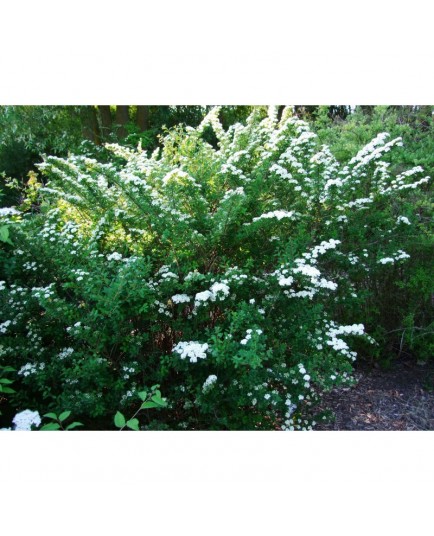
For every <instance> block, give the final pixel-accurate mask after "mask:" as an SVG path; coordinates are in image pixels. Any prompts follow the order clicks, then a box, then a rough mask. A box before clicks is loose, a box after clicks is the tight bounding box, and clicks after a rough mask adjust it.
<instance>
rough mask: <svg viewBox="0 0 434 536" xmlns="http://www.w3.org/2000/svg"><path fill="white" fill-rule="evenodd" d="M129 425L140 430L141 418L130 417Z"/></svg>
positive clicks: (132, 428)
mask: <svg viewBox="0 0 434 536" xmlns="http://www.w3.org/2000/svg"><path fill="white" fill-rule="evenodd" d="M127 426H128V428H131V430H139V419H130V420H129V421H127Z"/></svg>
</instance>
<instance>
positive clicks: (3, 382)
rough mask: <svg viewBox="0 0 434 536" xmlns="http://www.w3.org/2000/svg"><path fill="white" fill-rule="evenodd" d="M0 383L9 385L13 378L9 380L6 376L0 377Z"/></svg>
mask: <svg viewBox="0 0 434 536" xmlns="http://www.w3.org/2000/svg"><path fill="white" fill-rule="evenodd" d="M0 383H2V384H3V385H6V384H7V385H10V384H11V383H14V382H13V380H9V379H8V378H0Z"/></svg>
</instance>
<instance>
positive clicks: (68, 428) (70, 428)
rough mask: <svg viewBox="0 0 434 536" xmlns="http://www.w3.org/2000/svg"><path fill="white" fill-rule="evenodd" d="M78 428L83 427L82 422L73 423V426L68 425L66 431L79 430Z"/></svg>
mask: <svg viewBox="0 0 434 536" xmlns="http://www.w3.org/2000/svg"><path fill="white" fill-rule="evenodd" d="M77 426H83V424H82V423H81V422H72V423H71V424H68V426H67V427H66V429H67V430H73V429H74V428H77Z"/></svg>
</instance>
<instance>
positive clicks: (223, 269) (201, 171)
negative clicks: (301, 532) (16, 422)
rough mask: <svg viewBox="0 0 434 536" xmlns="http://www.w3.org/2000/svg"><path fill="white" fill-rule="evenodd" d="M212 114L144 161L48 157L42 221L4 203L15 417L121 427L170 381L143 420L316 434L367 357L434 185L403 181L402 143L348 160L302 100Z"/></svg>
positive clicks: (406, 175)
mask: <svg viewBox="0 0 434 536" xmlns="http://www.w3.org/2000/svg"><path fill="white" fill-rule="evenodd" d="M218 112H219V109H218V108H215V109H213V110H212V111H211V112H210V114H208V116H207V117H206V118H205V119H204V121H203V122H202V123H201V124H200V125H199V127H197V128H191V127H187V128H186V129H185V130H182V129H180V128H178V129H174V130H172V131H170V132H169V133H168V134H167V136H166V137H165V138H164V140H163V147H162V149H161V150H156V151H155V152H154V153H153V154H152V155H151V156H150V157H149V156H148V155H147V153H146V152H144V151H142V150H141V149H140V148H138V149H137V151H133V150H131V149H129V148H125V147H121V146H118V145H110V146H108V148H109V149H110V150H111V151H112V152H113V154H114V155H115V158H114V159H113V161H112V162H105V163H100V162H98V161H96V160H94V159H90V158H87V157H84V156H70V157H69V158H66V159H63V158H57V157H47V158H46V159H45V161H44V163H43V164H41V165H40V171H41V173H42V174H43V175H44V176H45V177H46V181H47V182H46V184H45V185H43V186H42V187H40V188H39V189H38V195H39V199H40V213H37V214H29V213H24V212H23V213H22V212H20V213H19V214H17V213H16V212H17V211H16V210H15V211H12V212H11V211H9V212H8V211H6V212H4V213H3V214H2V216H1V219H2V224H3V225H5V226H7V227H8V229H9V232H10V238H11V244H4V245H3V246H2V248H3V249H2V251H1V255H2V259H3V261H4V263H3V264H4V268H3V272H4V273H3V279H4V281H3V282H1V283H0V288H1V290H0V296H1V297H0V299H1V303H2V311H3V315H4V320H2V322H1V323H0V333H1V339H0V344H1V346H0V360H1V361H0V362H4V363H5V364H6V363H7V364H8V365H12V366H14V367H15V368H16V369H17V370H18V378H19V381H17V383H16V390H17V393H16V394H15V395H14V398H13V403H14V404H15V406H16V407H17V408H18V409H20V408H22V407H37V408H38V409H39V410H40V411H41V412H45V411H61V410H62V409H63V408H65V407H66V408H68V409H69V410H70V411H72V412H73V415H74V416H75V417H76V418H78V419H79V420H80V421H81V422H82V423H84V425H85V426H86V427H87V428H93V429H107V428H113V415H114V414H115V413H116V412H117V411H119V413H120V416H119V415H118V413H116V415H117V421H116V422H117V424H116V426H118V428H122V427H123V426H125V423H124V421H125V418H124V417H123V414H124V413H126V414H128V415H129V414H134V415H136V413H137V412H136V413H134V412H135V410H136V409H137V405H138V404H139V403H140V396H139V393H143V392H150V391H152V389H153V388H155V386H154V387H151V386H152V384H158V385H159V386H161V387H160V388H161V392H162V395H163V396H164V397H165V398H164V400H165V402H164V405H163V404H160V407H159V409H158V410H155V409H154V410H153V412H149V415H148V414H147V410H146V408H145V409H144V410H143V412H142V414H141V415H143V417H142V419H143V421H142V423H141V424H140V426H145V427H146V428H154V429H162V428H166V429H183V428H184V429H285V430H294V429H295V430H298V429H311V428H312V427H314V426H315V424H316V422H317V421H318V419H319V418H322V415H321V414H317V413H316V410H315V406H316V404H317V402H318V401H319V399H320V395H321V392H322V391H324V390H327V389H331V388H332V387H333V386H335V385H348V384H350V383H351V381H352V379H351V372H352V366H353V362H354V360H355V359H356V356H357V350H359V351H363V349H364V348H365V349H366V351H370V352H371V351H373V349H374V348H375V345H374V342H375V341H374V340H373V338H372V337H371V336H370V335H369V334H367V333H366V332H367V331H368V330H367V329H365V326H366V327H367V328H369V331H371V329H372V328H373V327H374V326H370V325H369V322H370V319H369V317H364V313H366V312H367V310H368V309H367V304H369V303H370V300H372V299H373V296H374V294H373V289H376V292H377V293H378V292H379V290H378V289H381V285H382V284H383V282H384V281H386V280H390V279H399V276H400V273H401V271H402V270H403V269H404V268H403V267H404V266H405V263H406V262H408V257H409V254H408V253H407V252H406V251H405V248H404V244H405V243H406V241H407V242H408V241H409V240H411V236H412V233H414V232H415V231H414V230H413V229H417V228H418V227H420V226H421V225H422V223H421V222H420V221H419V220H418V218H417V214H415V211H414V209H413V199H414V197H415V196H417V195H418V192H419V190H421V189H423V188H425V187H426V184H427V183H428V180H429V178H428V177H427V176H425V175H424V173H423V170H422V169H421V168H420V167H415V168H413V169H410V170H408V171H404V172H401V173H400V174H392V173H391V172H390V170H389V166H388V161H387V155H388V153H389V152H390V151H393V149H394V147H396V146H399V145H400V144H401V140H400V138H397V139H393V140H390V141H388V140H387V134H380V135H379V136H377V137H376V138H375V139H374V140H372V142H371V143H370V144H369V145H367V146H366V147H365V148H364V149H362V150H361V151H359V153H358V154H357V155H355V156H354V157H353V158H352V159H351V160H350V161H349V162H348V163H346V164H339V163H338V162H337V160H336V159H335V158H334V157H333V155H332V154H331V152H330V150H329V149H328V148H327V147H326V146H318V141H317V137H316V135H315V134H314V133H313V132H311V131H310V129H309V126H308V125H307V124H306V123H305V122H304V121H301V120H299V119H297V118H295V117H292V116H291V112H290V110H289V109H287V110H284V112H283V115H282V118H281V120H280V121H278V119H277V113H276V109H275V108H273V107H271V108H270V109H269V114H268V117H265V118H264V117H262V116H261V110H260V109H254V110H253V112H252V114H251V115H250V116H249V118H248V120H247V121H246V124H245V125H241V124H235V125H233V126H231V127H230V128H229V129H228V130H224V129H223V127H222V125H221V124H220V122H219V120H218ZM209 128H212V130H213V132H214V134H215V136H216V139H217V140H218V145H217V146H212V145H210V144H209V143H207V142H206V141H205V136H204V133H205V132H206V131H207V130H209ZM120 162H121V163H120ZM403 248H404V249H403ZM18 386H20V387H19V388H18ZM156 406H158V404H157V405H156ZM156 406H155V407H156ZM122 419H124V420H122ZM133 420H134V422H133V425H134V429H137V428H138V427H139V424H138V422H136V420H137V419H133ZM125 422H126V421H125ZM131 422H132V421H131ZM130 427H133V426H130Z"/></svg>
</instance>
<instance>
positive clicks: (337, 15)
mask: <svg viewBox="0 0 434 536" xmlns="http://www.w3.org/2000/svg"><path fill="white" fill-rule="evenodd" d="M350 5H351V7H350ZM426 6H427V3H426V2H422V1H420V0H413V2H411V4H410V3H407V2H399V1H398V2H393V3H392V2H381V1H380V0H375V1H374V0H364V1H363V2H361V1H359V2H357V1H356V2H355V1H353V2H351V4H349V3H348V2H347V1H336V0H329V1H328V2H324V1H319V0H310V1H306V2H303V3H302V2H297V3H295V2H289V1H281V0H267V1H266V2H260V1H257V0H250V1H249V2H242V1H238V2H237V1H236V0H220V2H218V3H209V4H208V3H207V4H205V2H203V1H199V0H183V1H182V2H179V1H177V2H176V1H168V0H160V1H159V2H158V3H156V2H155V3H153V4H151V3H150V2H144V1H140V2H139V1H136V0H124V1H123V2H119V1H117V2H115V1H112V0H106V1H105V2H103V3H102V2H92V1H90V0H86V1H84V0H75V1H74V2H66V1H62V2H59V1H58V0H39V1H38V2H34V1H23V0H15V1H14V3H12V2H2V3H1V4H0V20H1V22H2V28H1V32H0V76H1V80H0V104H91V103H96V104H114V103H124V104H132V103H136V104H213V103H219V104H262V103H263V104H270V103H282V104H283V103H287V104H291V103H292V104H336V103H338V104H350V103H357V104H430V103H432V87H433V69H432V64H433V62H432V59H433V55H434V54H433V42H432V17H431V16H429V14H428V13H427V12H426V9H427V7H426ZM433 437H434V435H433V433H431V432H427V433H399V432H392V433H376V432H368V433H357V432H350V433H346V432H339V433H335V432H332V433H327V432H321V433H313V434H312V433H305V434H301V433H300V434H283V433H282V434H280V433H259V432H256V433H235V432H231V433H217V432H213V433H194V432H192V433H181V432H177V433H161V432H160V433H139V434H133V433H130V434H121V435H116V433H109V432H106V433H91V432H77V433H73V434H56V433H21V434H9V433H4V434H0V460H1V466H0V475H1V483H0V504H1V511H2V523H1V526H2V529H4V532H5V534H8V533H10V532H12V533H16V532H17V530H18V529H19V532H20V533H30V532H31V533H34V532H39V531H40V532H41V533H43V534H44V535H51V534H56V536H57V535H58V534H62V535H63V534H66V535H69V534H74V536H75V535H76V534H77V533H79V532H84V533H95V534H106V533H109V534H111V533H115V534H117V535H119V534H124V533H125V534H128V535H129V534H132V533H133V531H137V530H141V531H143V532H151V531H152V532H156V533H157V532H158V533H159V534H160V533H163V534H166V533H167V534H171V535H172V534H178V533H179V532H180V531H181V532H185V531H188V532H189V533H190V534H201V535H203V534H219V535H220V534H223V533H230V534H232V533H235V534H248V535H250V534H259V533H261V534H265V533H267V534H268V533H269V534H280V533H281V531H282V530H285V531H288V532H290V533H294V534H295V533H298V532H299V531H300V532H301V531H302V533H303V534H315V535H317V534H324V533H325V532H328V531H329V530H330V531H332V532H333V534H335V535H340V534H345V535H347V534H352V535H353V534H355V535H358V534H360V535H363V536H365V535H366V534H368V533H384V534H394V535H396V534H420V533H425V532H426V531H427V529H428V527H431V526H432V520H431V519H428V512H429V511H430V507H431V506H432V505H431V504H430V502H431V501H430V499H431V494H430V492H429V490H430V489H432V483H433V476H434V475H433V460H434V458H433V456H432V444H433Z"/></svg>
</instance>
